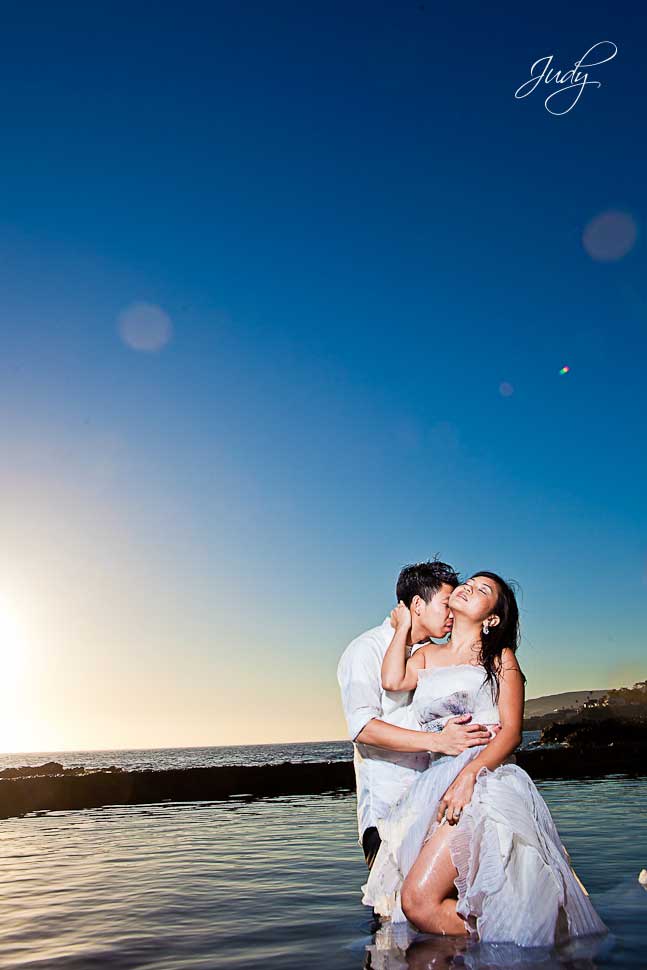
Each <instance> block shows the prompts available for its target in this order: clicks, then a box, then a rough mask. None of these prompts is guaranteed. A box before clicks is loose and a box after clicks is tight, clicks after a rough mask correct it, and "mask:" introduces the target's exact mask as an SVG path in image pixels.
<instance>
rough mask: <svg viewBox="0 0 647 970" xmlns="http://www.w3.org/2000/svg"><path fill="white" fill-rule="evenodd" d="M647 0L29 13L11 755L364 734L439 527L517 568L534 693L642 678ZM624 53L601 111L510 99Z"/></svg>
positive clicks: (4, 215)
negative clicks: (341, 695)
mask: <svg viewBox="0 0 647 970" xmlns="http://www.w3.org/2000/svg"><path fill="white" fill-rule="evenodd" d="M646 19H647V18H646V17H645V13H644V10H641V9H640V8H639V7H637V6H636V7H633V6H632V5H628V4H627V5H623V4H616V5H614V6H613V7H611V6H610V5H608V4H605V5H601V4H593V5H591V4H586V5H582V6H581V7H577V6H569V8H568V9H561V8H560V10H559V11H558V12H556V11H555V10H553V9H552V8H550V9H549V8H546V9H543V8H537V9H532V10H527V11H524V10H520V9H519V8H518V7H517V6H516V5H515V6H513V5H512V4H509V5H504V6H503V7H501V6H500V7H498V8H497V11H496V13H491V12H490V11H488V10H485V9H483V8H481V7H480V6H479V5H476V4H470V5H467V6H465V7H463V8H461V10H460V11H459V10H455V11H452V12H447V11H446V10H441V9H440V8H439V7H438V8H437V7H435V6H434V5H431V4H429V3H424V4H420V3H411V4H395V3H393V4H388V3H371V4H366V3H353V4H350V5H349V4H337V3H332V4H326V5H323V6H322V5H314V4H311V5H309V4H305V5H303V4H296V3H278V4H272V5H270V6H268V5H263V4H246V5H244V6H243V5H229V4H220V3H215V4H209V5H207V4H195V3H194V4H189V5H188V6H187V5H182V6H181V7H180V6H179V5H171V6H169V5H166V6H163V8H162V9H156V10H155V11H154V13H153V12H152V9H149V8H147V7H146V6H144V5H143V4H137V3H135V4H129V5H125V4H123V5H121V4H111V5H109V7H108V6H106V7H102V8H95V7H93V8H92V9H89V8H88V7H87V6H85V5H79V4H75V3H72V4H67V5H65V7H64V9H62V10H59V9H57V10H54V9H53V8H51V7H50V6H48V5H42V6H39V5H35V6H31V7H30V8H29V9H27V8H23V9H14V10H13V11H11V12H10V15H9V20H8V22H7V23H5V25H4V34H5V44H6V49H5V55H4V57H3V75H4V83H3V84H2V86H1V88H0V98H1V100H2V117H3V131H2V141H3V151H2V157H3V175H4V177H3V179H2V182H1V183H0V200H1V209H0V280H1V281H2V293H3V309H2V347H3V353H2V357H1V359H0V374H1V380H0V405H1V406H0V433H1V436H2V437H1V440H2V450H3V459H4V460H3V466H4V473H3V480H2V486H1V489H2V491H1V493H0V497H1V498H2V502H1V506H0V507H1V509H2V512H1V519H0V522H1V523H2V526H3V535H4V542H3V553H4V555H3V557H2V570H1V573H0V593H2V595H3V596H4V604H5V605H4V608H5V610H6V612H7V615H8V616H9V617H10V621H7V622H10V626H11V629H12V630H14V631H16V630H17V631H19V632H18V633H15V638H16V639H15V641H12V640H11V638H9V639H7V640H6V641H5V642H6V644H7V646H5V654H6V660H5V663H6V665H7V666H8V668H9V669H10V670H11V671H12V676H14V678H15V687H14V691H13V696H14V698H15V707H14V709H13V710H10V711H9V712H8V713H6V715H5V721H6V723H5V738H6V740H5V749H6V750H11V749H13V750H26V749H34V748H42V749H50V750H53V749H56V748H63V747H64V748H82V747H113V746H116V747H126V746H140V745H141V746H145V745H150V746H164V745H172V744H177V745H183V744H218V743H236V742H245V741H250V742H256V741H264V740H267V741H273V740H301V739H303V740H306V739H317V738H330V737H342V736H343V733H344V726H343V721H342V718H341V712H340V708H339V702H338V698H337V685H336V682H335V677H334V671H335V665H336V661H337V658H338V656H339V654H340V653H341V651H342V649H343V647H344V646H345V644H346V643H347V642H348V640H349V639H351V638H352V637H353V636H355V635H356V634H357V633H358V632H360V631H361V630H362V629H364V628H366V627H368V626H373V625H375V624H376V623H378V622H380V621H381V619H382V618H383V616H384V615H385V613H386V612H387V610H388V609H389V608H390V607H391V606H392V605H393V604H392V600H393V590H394V583H395V578H396V576H397V573H398V570H399V568H400V567H401V566H402V565H403V564H404V563H406V562H410V561H415V560H418V559H422V558H427V557H429V556H430V555H433V554H434V553H436V552H437V553H440V554H441V555H442V557H443V558H446V559H448V560H450V561H451V562H453V563H454V564H455V565H456V566H457V567H459V568H460V569H462V570H464V571H465V572H470V571H471V570H474V569H476V568H487V569H494V570H496V571H498V572H501V573H502V574H504V575H505V576H507V577H512V578H515V579H516V580H518V581H519V583H520V584H521V586H522V589H523V601H522V606H523V618H524V644H523V647H522V651H521V653H520V659H521V663H522V666H523V668H524V670H525V672H526V674H527V675H528V680H529V683H528V696H536V695H538V694H541V693H547V692H555V691H560V690H568V689H575V688H578V689H579V688H582V687H590V688H593V687H596V688H597V687H606V686H615V685H619V684H621V683H628V682H632V681H633V680H636V679H638V678H641V679H642V678H644V677H645V675H646V671H645V668H644V663H643V657H644V614H645V608H646V606H647V571H646V570H647V537H646V532H647V530H646V526H647V514H646V511H645V502H644V498H643V496H644V494H645V472H646V460H645V435H644V420H645V419H644V415H645V404H646V401H645V397H646V394H645V378H644V368H645V351H646V350H647V287H646V285H645V279H646V278H647V276H646V274H645V268H644V264H645V243H644V215H645V209H646V202H647V199H646V189H645V179H644V172H645V162H646V151H645V130H644V124H643V105H644V77H643V76H642V68H641V63H642V56H643V46H644V39H645V26H646ZM602 40H612V41H613V42H615V44H617V46H618V54H617V56H616V58H615V59H614V60H613V61H611V62H609V63H607V64H604V65H601V66H600V67H598V68H592V69H591V77H592V78H597V79H599V80H600V81H602V86H601V87H600V88H599V89H596V88H591V89H589V90H585V91H584V92H583V95H582V97H581V99H580V100H579V101H578V103H577V104H576V105H575V106H574V108H573V110H572V111H570V112H569V113H567V114H565V115H563V116H560V117H557V116H554V115H551V114H549V112H548V111H546V109H545V107H544V104H543V100H544V97H545V96H546V93H544V94H541V93H540V92H539V91H536V92H534V93H533V95H531V96H529V97H528V98H526V99H524V100H516V99H515V98H514V92H515V90H516V89H517V87H518V86H519V85H520V84H521V83H522V82H523V81H525V80H526V79H527V78H528V77H529V73H530V65H531V64H532V63H533V62H534V61H535V60H536V59H537V58H539V57H542V56H545V55H547V54H550V53H553V54H554V55H555V66H556V67H560V68H562V69H563V70H566V69H568V68H570V67H572V66H573V62H574V61H575V59H576V58H578V57H580V56H582V55H583V54H584V53H585V51H586V50H587V49H588V48H589V47H591V46H592V45H593V44H595V43H596V42H598V41H602ZM545 87H546V88H547V90H552V89H549V87H548V86H547V85H546V86H545ZM609 211H611V212H619V213H622V214H624V216H625V217H626V218H627V219H628V221H629V223H630V225H632V226H633V227H635V230H636V239H635V242H633V244H632V245H631V246H629V247H628V251H627V252H626V254H625V255H623V256H622V257H621V258H618V259H615V260H611V261H601V260H599V259H596V258H592V256H591V254H590V252H589V251H588V250H587V248H586V246H584V245H583V233H584V232H585V230H586V228H587V226H589V225H590V223H591V222H592V220H595V219H597V218H598V217H600V216H601V215H603V214H604V213H608V212H609ZM142 302H143V303H148V304H152V305H154V306H156V307H159V308H161V310H162V311H163V312H164V313H165V314H166V315H167V316H168V318H169V319H170V321H171V325H172V336H171V339H170V340H169V341H168V343H166V344H165V345H164V346H163V347H161V348H160V349H159V350H157V351H155V352H142V351H138V350H135V349H133V348H132V347H131V346H129V345H128V344H127V343H126V342H125V341H124V339H122V336H121V333H120V329H119V320H120V314H123V312H124V311H125V310H127V309H128V308H129V307H131V306H132V305H133V304H137V303H142ZM564 365H568V366H569V367H570V368H571V370H570V372H569V373H568V374H567V375H565V376H561V375H560V374H559V370H560V368H561V367H562V366H564ZM502 384H507V385H510V386H509V388H508V389H507V391H508V393H507V396H505V395H504V394H502V392H501V385H502ZM504 390H505V389H504ZM18 643H20V645H21V646H20V649H21V650H22V651H23V659H22V660H20V658H18V659H16V657H15V654H16V651H17V650H18V647H17V646H16V645H17V644H18ZM12 658H13V659H12ZM268 696H269V697H270V698H271V700H270V701H268Z"/></svg>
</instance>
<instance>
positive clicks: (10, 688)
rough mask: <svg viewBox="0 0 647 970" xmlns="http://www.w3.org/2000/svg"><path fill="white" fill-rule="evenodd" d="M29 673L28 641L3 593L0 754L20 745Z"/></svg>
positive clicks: (0, 606)
mask: <svg viewBox="0 0 647 970" xmlns="http://www.w3.org/2000/svg"><path fill="white" fill-rule="evenodd" d="M26 673H27V638H26V636H25V631H24V629H23V628H22V626H21V624H20V623H19V622H18V620H17V617H16V615H15V612H14V611H13V609H12V604H11V603H10V602H9V600H8V598H7V596H6V595H5V594H3V593H2V592H0V676H1V678H2V680H1V683H2V697H3V702H2V711H0V751H13V750H15V749H16V747H17V746H19V745H20V743H21V734H20V731H19V725H20V724H21V722H22V720H23V716H22V710H21V708H22V700H23V698H22V694H23V692H22V690H21V687H22V685H23V681H24V678H25V675H26Z"/></svg>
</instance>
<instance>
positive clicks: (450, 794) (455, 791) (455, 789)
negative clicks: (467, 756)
mask: <svg viewBox="0 0 647 970" xmlns="http://www.w3.org/2000/svg"><path fill="white" fill-rule="evenodd" d="M475 784H476V774H475V773H474V772H473V771H470V770H469V768H463V770H462V771H461V773H460V775H458V777H456V778H455V779H454V781H453V782H452V783H451V785H450V786H449V788H448V789H447V791H446V792H445V794H444V795H443V797H442V798H441V799H440V803H439V805H438V814H437V815H436V821H437V822H442V820H443V815H446V816H447V821H448V822H449V824H450V825H456V823H457V822H458V821H459V819H460V817H461V812H462V811H463V809H464V808H465V806H466V805H469V803H470V802H471V800H472V795H473V794H474V785H475Z"/></svg>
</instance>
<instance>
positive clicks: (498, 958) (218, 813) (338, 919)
mask: <svg viewBox="0 0 647 970" xmlns="http://www.w3.org/2000/svg"><path fill="white" fill-rule="evenodd" d="M46 760H47V759H46ZM539 788H540V790H541V792H542V794H543V795H544V797H545V798H546V800H547V802H548V804H549V806H550V809H551V811H552V813H553V817H554V818H555V821H556V823H557V825H558V828H559V830H560V833H561V835H562V838H563V840H564V842H565V844H566V846H567V848H568V849H569V852H570V853H571V857H572V861H573V864H574V866H575V868H576V870H577V872H578V874H579V876H580V878H581V879H582V881H583V882H584V884H585V885H586V886H587V888H588V890H589V891H590V893H591V896H592V898H593V901H594V903H595V904H596V905H597V907H598V911H599V912H600V914H601V916H602V918H603V919H604V920H605V922H606V923H607V925H608V926H609V927H610V929H611V931H612V932H611V935H610V936H609V937H607V938H606V939H604V940H603V941H602V942H594V943H589V942H585V943H582V944H579V945H578V946H576V947H571V948H570V949H566V950H563V951H561V952H544V951H534V950H533V951H530V950H526V951H523V950H518V949H515V948H509V947H502V948H496V947H494V948H493V947H490V948H479V947H468V948H467V949H464V944H459V943H457V942H455V941H452V940H449V939H443V938H433V937H427V938H422V939H420V940H418V941H417V942H414V943H413V945H411V946H410V947H409V949H408V950H406V952H405V951H403V950H401V949H398V948H397V947H393V946H392V947H390V948H389V947H388V946H387V945H386V943H385V941H384V940H382V939H381V937H380V936H378V938H377V941H376V938H375V935H374V934H373V932H372V926H371V918H370V914H369V912H368V910H367V909H366V908H365V907H363V906H362V905H361V901H360V900H361V895H360V886H361V884H362V882H363V881H364V880H365V878H366V869H365V866H364V861H363V858H362V854H361V850H360V848H359V846H358V844H357V828H356V818H355V799H354V796H352V795H349V794H340V795H338V796H335V795H317V796H309V797H296V798H295V797H291V798H287V797H286V798H275V799H266V800H257V801H245V800H237V801H233V800H232V801H228V802H214V803H208V802H183V803H163V804H153V805H136V806H119V807H116V806H115V807H108V808H101V809H92V810H85V811H75V812H49V813H33V814H31V815H27V816H25V817H22V818H14V819H8V820H6V821H3V822H2V826H1V828H0V864H1V866H2V879H1V880H0V967H2V968H25V970H26V968H29V970H57V968H65V970H102V968H118V970H135V968H149V970H220V968H223V970H224V968H227V970H236V968H240V970H256V968H258V970H261V968H262V970H297V968H298V970H304V968H308V970H324V968H325V970H330V968H331V967H334V968H335V970H346V968H349V970H351V968H352V970H360V968H368V967H371V968H372V970H404V968H410V970H423V968H424V970H431V968H432V967H433V968H434V970H437V968H448V970H449V968H459V967H461V968H462V967H468V968H472V970H490V968H494V967H497V968H504V967H505V968H507V967H517V966H519V967H524V968H526V970H531V968H537V970H539V968H541V970H554V968H570V970H593V968H599V970H606V968H642V967H644V966H645V965H646V964H647V958H646V956H645V953H646V948H645V931H646V928H647V892H645V891H644V890H643V889H642V888H641V887H640V885H639V884H638V882H637V876H638V873H639V871H640V869H641V868H643V867H647V814H646V811H645V805H646V802H647V779H627V778H620V777H613V778H605V779H598V780H592V781H580V780H578V781H569V782H561V781H560V782H556V781H553V782H540V784H539ZM387 942H388V941H387Z"/></svg>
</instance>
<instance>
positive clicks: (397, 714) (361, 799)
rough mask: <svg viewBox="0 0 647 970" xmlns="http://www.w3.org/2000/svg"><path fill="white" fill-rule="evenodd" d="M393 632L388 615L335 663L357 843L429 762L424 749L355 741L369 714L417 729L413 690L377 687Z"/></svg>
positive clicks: (418, 727) (372, 716) (380, 685)
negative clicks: (351, 768)
mask: <svg viewBox="0 0 647 970" xmlns="http://www.w3.org/2000/svg"><path fill="white" fill-rule="evenodd" d="M393 633H394V630H393V627H392V626H391V620H390V618H389V617H387V618H386V619H385V621H384V623H382V624H381V626H376V627H374V628H373V629H372V630H367V632H366V633H362V634H361V636H359V637H356V639H355V640H353V641H352V642H351V643H349V645H348V646H347V647H346V649H345V651H344V653H343V654H342V656H341V659H340V661H339V664H338V667H337V680H338V681H339V686H340V687H341V697H342V705H343V708H344V714H345V715H346V722H347V724H348V733H349V735H350V737H351V740H352V741H353V747H354V751H355V753H354V758H353V761H354V764H355V778H356V780H357V822H358V828H359V841H360V844H361V840H362V836H363V834H364V832H365V831H366V829H367V828H370V826H372V825H375V824H376V823H377V819H378V818H381V817H383V816H385V815H386V814H387V813H388V810H389V809H390V807H391V806H392V805H393V804H394V802H396V801H397V799H398V798H399V797H400V795H402V794H403V793H404V792H405V791H406V789H407V788H408V787H409V785H410V784H411V783H412V782H413V781H414V779H415V778H416V776H417V774H418V772H420V771H424V770H425V768H427V767H428V766H429V755H428V754H426V753H425V752H420V753H415V752H404V751H390V750H388V749H387V748H377V747H374V746H373V745H369V744H361V743H358V742H356V741H355V738H356V737H357V735H358V734H359V733H360V731H361V730H362V728H363V727H365V725H366V724H368V722H369V721H370V720H371V719H372V718H374V717H377V718H379V719H380V720H381V721H388V723H389V724H395V725H397V726H398V727H404V728H410V729H414V730H419V729H420V725H419V724H418V722H417V721H416V719H415V716H414V714H413V710H412V708H411V698H412V696H413V691H405V690H401V691H388V690H384V688H383V687H382V661H383V659H384V654H385V653H386V651H387V648H388V646H389V644H390V642H391V640H392V639H393ZM415 649H416V647H415V646H414V648H413V650H415ZM413 650H412V652H413Z"/></svg>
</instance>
